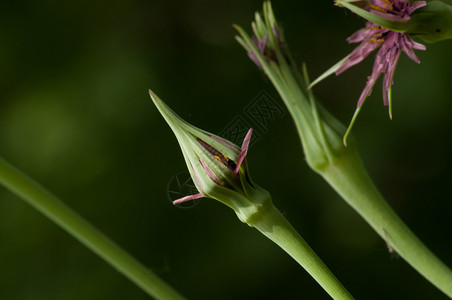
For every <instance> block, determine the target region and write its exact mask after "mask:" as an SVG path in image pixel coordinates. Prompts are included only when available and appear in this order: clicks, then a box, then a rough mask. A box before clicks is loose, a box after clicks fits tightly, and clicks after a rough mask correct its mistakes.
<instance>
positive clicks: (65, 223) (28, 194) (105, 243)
mask: <svg viewBox="0 0 452 300" xmlns="http://www.w3.org/2000/svg"><path fill="white" fill-rule="evenodd" d="M0 183H1V184H2V185H4V186H5V187H6V188H7V189H9V190H10V191H11V192H13V193H14V194H16V195H17V196H18V197H20V198H22V199H23V200H25V201H26V202H27V203H29V204H30V205H32V206H33V207H35V208H36V209H37V210H39V211H40V212H41V213H43V214H44V215H45V216H46V217H48V218H49V219H51V220H52V221H53V222H55V223H56V224H57V225H58V226H60V227H61V228H63V229H64V230H66V231H67V232H68V233H69V234H70V235H72V236H73V237H74V238H76V239H77V240H79V241H80V242H81V243H82V244H84V245H85V246H86V247H88V248H89V249H91V250H92V251H93V252H94V253H96V254H97V255H99V256H100V257H101V258H103V259H104V260H105V261H106V262H107V263H109V264H110V265H112V266H113V267H114V268H115V269H116V270H118V271H119V272H121V273H122V274H124V275H125V276H126V277H127V278H129V279H130V280H131V281H133V282H134V283H135V284H136V285H138V286H139V287H140V288H141V289H143V290H144V291H145V292H146V293H147V294H149V295H150V296H153V297H155V298H156V299H166V300H167V299H169V300H173V299H174V300H178V299H184V297H183V296H181V295H180V294H179V293H178V292H177V291H175V290H174V289H173V288H172V287H170V286H169V285H168V284H167V283H165V282H164V281H163V280H161V279H160V278H159V277H158V276H157V275H155V274H154V273H152V272H151V271H150V270H149V269H147V268H146V267H145V266H143V265H142V264H141V263H140V262H139V261H137V260H136V259H135V258H133V257H132V256H131V255H130V254H128V253H127V252H126V251H124V250H123V249H121V248H120V247H119V246H118V245H116V244H115V243H114V242H113V241H111V240H110V239H109V238H108V237H106V236H105V235H104V234H103V233H101V232H100V231H99V230H98V229H96V228H95V227H94V226H93V225H91V224H90V223H88V222H87V221H86V220H85V219H83V218H82V217H81V216H80V215H78V214H77V213H76V212H74V211H73V210H72V209H71V208H70V207H68V206H67V205H66V204H64V203H63V202H62V201H60V200H59V199H58V198H56V197H55V196H54V195H52V194H51V193H50V192H48V191H47V190H45V189H44V188H43V187H42V186H40V185H39V184H38V183H37V182H35V181H34V180H33V179H31V178H29V177H28V176H27V175H25V174H24V173H22V172H21V171H19V170H18V169H16V168H15V167H14V166H12V165H10V164H9V163H8V162H6V161H5V160H3V159H2V158H0Z"/></svg>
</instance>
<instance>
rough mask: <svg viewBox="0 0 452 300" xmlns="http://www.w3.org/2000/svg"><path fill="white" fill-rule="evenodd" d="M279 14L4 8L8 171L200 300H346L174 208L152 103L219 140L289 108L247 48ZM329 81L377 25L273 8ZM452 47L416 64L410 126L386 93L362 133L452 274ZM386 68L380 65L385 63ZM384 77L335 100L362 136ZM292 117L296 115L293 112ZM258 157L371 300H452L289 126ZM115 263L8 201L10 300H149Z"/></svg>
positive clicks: (263, 141) (203, 215) (407, 112)
mask: <svg viewBox="0 0 452 300" xmlns="http://www.w3.org/2000/svg"><path fill="white" fill-rule="evenodd" d="M261 6H262V2H261V1H246V2H244V1H237V0H233V1H228V2H224V1H221V2H220V1H207V0H191V1H165V2H163V1H138V0H135V1H83V0H79V1H64V2H61V1H50V0H44V1H31V0H28V1H3V2H2V3H1V4H0V66H1V68H0V76H1V78H0V79H1V80H0V145H1V147H0V149H1V152H0V154H1V155H2V156H3V157H5V158H6V159H8V160H9V161H10V162H12V163H13V164H15V165H16V166H18V167H19V168H21V169H22V170H23V171H25V172H26V173H28V174H29V175H31V176H33V177H34V178H36V179H37V180H38V181H40V182H41V183H42V184H43V185H44V186H46V187H47V188H48V189H50V190H51V191H52V192H54V193H55V194H56V195H58V196H59V197H61V199H63V200H64V201H65V202H66V203H67V204H68V205H70V206H71V207H72V208H74V209H75V210H76V211H77V212H79V213H80V214H81V215H83V216H84V217H86V218H87V219H88V220H89V221H91V222H92V223H93V224H94V225H96V226H97V227H99V228H100V229H101V230H102V231H104V232H105V233H106V234H107V235H108V236H110V237H111V238H112V239H113V240H115V241H117V242H118V243H119V244H120V245H122V246H123V247H124V248H125V249H127V250H128V251H130V253H132V254H133V255H135V256H136V257H137V258H138V259H139V260H140V261H142V262H143V263H144V264H145V265H147V266H149V267H150V268H152V269H153V270H154V271H155V272H156V273H157V274H159V275H160V276H161V277H162V278H164V279H165V280H166V281H168V282H169V283H170V284H171V285H173V286H174V287H175V288H177V289H178V290H179V291H180V292H181V293H183V294H184V295H186V296H187V297H188V298H190V299H294V298H297V299H328V296H327V295H326V293H325V292H324V291H323V290H322V289H321V288H320V287H319V286H318V285H317V284H316V283H315V282H314V280H313V279H311V278H310V277H309V276H308V274H307V273H306V272H305V271H304V270H302V269H301V268H300V267H299V266H298V265H297V264H296V263H295V262H293V261H292V260H291V259H290V258H289V257H288V255H286V254H285V253H284V252H283V251H281V250H280V249H279V248H278V247H277V246H275V245H274V244H272V243H271V242H270V241H269V240H266V239H265V238H264V237H263V236H261V235H260V234H258V232H257V231H255V230H253V229H251V228H249V227H247V226H246V225H243V224H241V223H240V222H239V221H238V219H237V217H236V216H235V214H234V213H233V212H232V211H231V210H229V209H228V208H226V207H225V206H222V205H221V204H219V203H217V202H215V201H213V200H209V199H203V200H202V201H201V202H200V203H199V204H198V205H196V206H194V207H192V208H190V209H181V208H177V207H174V206H172V205H171V203H170V201H169V200H168V196H167V187H168V182H169V181H170V179H171V178H172V177H173V176H174V175H176V174H178V173H179V172H184V171H185V163H184V161H183V158H182V154H181V152H180V150H179V147H178V144H177V142H176V139H175V137H174V136H173V134H172V132H171V131H170V129H169V127H168V126H167V124H166V123H165V122H164V120H163V118H162V117H161V116H160V115H159V114H158V113H157V109H156V108H155V107H153V104H152V102H151V100H150V99H149V96H148V94H147V89H148V88H152V89H153V90H154V91H155V92H156V93H157V94H158V95H159V96H160V97H161V98H162V99H163V100H165V101H166V102H167V103H168V104H169V105H170V106H171V107H172V108H173V109H174V110H175V111H176V112H177V113H179V114H180V115H181V117H183V118H185V119H186V120H187V121H188V122H191V123H192V124H194V125H196V126H198V127H200V128H203V129H205V130H208V131H211V132H214V133H219V132H221V130H222V129H224V128H225V126H226V125H227V124H228V123H229V122H230V121H231V120H233V119H234V118H235V117H236V116H238V115H241V114H243V108H244V107H245V106H246V105H247V104H248V103H250V102H251V101H252V100H253V99H254V98H255V97H256V96H257V95H258V94H259V93H261V92H262V91H266V92H268V93H269V94H270V95H271V96H272V97H273V98H274V99H276V100H277V101H279V97H278V95H277V94H276V92H275V91H274V89H273V88H272V86H271V84H270V83H269V82H268V80H266V78H265V77H264V76H263V74H262V73H261V72H260V71H259V70H258V69H257V68H256V67H255V66H254V65H253V63H251V62H250V61H249V59H248V58H247V55H246V53H245V52H244V50H243V49H242V48H241V47H240V46H239V45H238V44H237V43H236V42H235V40H234V38H233V37H234V35H235V33H234V30H233V29H232V27H231V24H232V23H236V24H240V25H242V26H243V27H245V28H246V29H249V24H250V22H251V21H252V19H253V14H254V12H255V11H256V10H260V9H261ZM273 6H274V10H275V14H276V16H277V18H278V19H279V21H280V23H281V24H282V26H283V27H284V28H285V35H286V38H287V39H288V41H289V46H290V48H291V51H292V52H293V54H294V56H295V58H296V59H297V60H298V61H299V62H300V63H301V62H303V61H305V62H307V65H308V68H309V71H310V74H311V77H315V76H317V75H319V74H320V73H321V72H323V71H324V70H326V69H327V68H329V67H330V66H331V65H332V64H334V63H336V62H337V61H338V60H339V59H341V58H343V57H344V56H345V55H347V54H348V53H349V52H350V51H351V50H352V49H353V45H348V44H347V43H346V42H345V39H346V38H347V37H348V36H349V35H350V34H352V33H353V32H354V31H355V30H358V29H359V28H360V27H362V26H363V24H364V22H363V21H362V20H361V19H359V18H358V17H356V16H355V15H353V14H351V13H349V12H346V11H345V10H344V9H341V8H338V7H335V6H333V1H309V2H307V1H278V2H275V3H273ZM451 49H452V42H451V41H446V42H442V43H438V44H433V45H427V51H426V52H425V53H422V52H418V53H417V54H418V55H419V57H420V59H421V61H422V63H421V64H420V65H416V64H415V63H413V62H412V61H410V60H409V59H407V58H406V56H404V55H402V58H401V60H400V62H399V65H398V68H397V71H396V75H395V85H394V88H393V92H394V94H393V97H394V120H393V121H390V120H389V118H388V112H387V108H386V107H383V104H382V97H381V83H380V82H379V83H377V85H376V87H375V91H374V93H373V95H372V96H371V97H370V98H369V99H368V101H367V103H366V105H365V107H364V109H363V111H362V113H361V115H360V117H359V119H358V121H357V124H356V125H355V128H354V131H353V132H354V135H355V136H356V137H357V139H358V143H359V148H360V151H361V154H362V157H363V160H364V162H365V164H366V166H367V167H368V170H369V172H370V174H371V175H372V177H373V178H374V180H375V182H376V184H377V186H378V187H379V188H380V190H381V192H382V193H383V195H385V197H386V198H387V200H388V201H389V202H390V204H391V205H392V207H394V209H395V210H396V211H397V212H398V213H399V214H400V216H401V217H402V218H403V219H404V220H405V221H406V223H407V224H408V225H409V226H410V227H411V228H412V229H413V231H414V232H415V233H416V234H417V235H418V236H419V237H420V238H421V239H422V240H423V241H424V242H425V243H426V244H427V245H428V246H429V247H430V248H431V249H432V250H433V251H434V252H435V253H436V254H437V255H438V256H439V257H440V258H441V259H442V260H443V261H444V262H445V263H446V264H448V265H449V266H452V254H451V253H452V217H451V210H452V203H451V196H450V195H451V193H450V187H451V185H452V176H451V174H450V169H451V167H452V159H451V155H450V153H451V152H452V140H451V130H452V124H451V123H450V120H451V118H450V115H451V112H452V103H451V101H450V100H451V99H452V87H451V84H450V83H451V77H452V60H451V59H450V55H451V53H452V51H451ZM372 57H373V56H372ZM371 68H372V59H371V58H369V59H367V60H366V61H365V62H364V63H362V64H361V65H359V66H356V67H354V68H353V69H351V70H349V71H347V72H345V73H344V74H343V75H341V76H340V77H337V78H336V77H334V76H333V77H331V78H329V79H327V80H326V81H324V82H322V83H321V84H319V85H318V86H317V87H316V89H315V93H316V95H317V98H318V99H319V100H320V101H321V102H322V103H323V104H324V105H325V106H326V107H327V108H329V109H330V110H331V111H332V112H334V114H335V115H336V116H337V117H338V118H339V119H340V120H342V121H343V122H344V123H348V122H349V120H350V118H351V116H352V114H353V111H354V108H355V105H356V101H357V99H358V97H359V94H360V92H361V89H362V88H363V86H364V84H365V81H366V78H367V76H368V75H370V72H371ZM280 103H281V102H280ZM266 130H267V131H266V132H265V133H264V134H261V138H260V139H259V140H258V142H256V143H255V144H254V145H253V147H252V148H251V150H250V152H249V156H248V157H249V159H248V162H249V166H250V170H251V175H252V177H253V179H254V180H255V181H256V182H257V183H258V184H259V185H261V186H262V187H264V188H266V189H267V190H269V191H270V192H271V194H272V196H273V199H274V202H275V204H276V206H277V207H278V208H279V209H280V210H281V211H282V212H284V213H285V215H286V217H287V218H288V219H289V220H290V221H291V222H292V224H293V225H294V227H295V228H297V229H298V230H299V232H300V233H301V234H302V236H303V237H304V238H305V239H306V240H307V241H308V242H309V244H310V245H311V246H312V247H313V248H314V249H315V250H316V251H317V253H318V254H319V256H320V257H321V258H322V259H323V260H324V261H325V262H326V264H327V265H328V266H329V267H330V268H331V269H332V270H333V272H334V273H335V274H336V275H337V276H338V278H340V280H341V281H342V282H343V283H344V285H345V286H346V287H347V288H348V289H349V290H350V291H351V293H352V294H353V295H355V297H356V298H358V299H400V298H403V299H445V298H446V297H445V296H443V295H442V294H441V293H440V292H439V291H437V290H436V289H435V288H434V287H433V286H432V285H431V284H430V283H428V282H427V281H425V280H424V279H423V278H422V277H421V276H420V275H419V274H418V273H417V272H415V271H414V270H413V269H412V268H411V267H409V266H408V265H407V264H406V263H405V262H404V261H403V260H402V259H400V258H398V257H397V256H394V255H390V254H389V253H388V251H387V248H386V245H385V243H384V241H382V240H381V239H380V238H379V237H378V236H377V235H376V234H375V233H374V232H373V231H372V230H371V229H370V227H369V226H368V225H367V224H366V223H365V222H364V221H363V220H362V219H361V218H360V217H359V216H358V215H357V214H356V213H355V212H354V211H353V210H352V209H351V208H349V207H348V206H347V205H346V204H345V202H344V201H342V200H341V199H340V198H339V196H337V195H336V194H335V193H334V192H333V191H332V190H331V188H329V187H328V186H327V184H326V183H325V182H323V180H322V179H321V178H320V177H319V176H317V175H316V174H314V173H313V172H312V171H311V170H310V169H309V168H308V166H307V164H306V162H305V161H304V159H303V157H302V155H301V147H300V142H299V140H298V137H297V135H296V132H295V129H294V126H293V124H292V121H291V119H290V117H289V116H288V115H286V116H285V117H284V118H281V119H278V120H275V121H274V122H271V123H270V124H269V125H268V127H267V128H266ZM147 298H148V297H147V296H146V295H145V294H144V293H143V292H141V291H140V290H139V289H138V288H137V287H136V286H134V285H133V284H132V283H130V282H129V281H128V280H127V279H126V278H124V277H123V276H122V275H120V274H119V273H117V272H116V271H115V270H114V269H112V268H111V267H110V266H109V265H107V264H106V263H104V262H103V261H102V260H101V259H100V258H98V257H97V256H95V255H94V254H92V253H91V252H90V251H89V250H87V249H86V248H85V247H84V246H82V245H81V244H80V243H79V242H77V241H76V240H74V239H73V238H72V237H71V236H69V235H68V234H67V233H66V232H64V231H63V230H61V229H60V228H58V227H57V226H55V225H54V224H53V223H51V222H50V221H49V220H47V219H46V218H45V217H43V216H42V215H41V214H39V213H38V212H37V211H36V210H35V209H33V208H31V207H30V206H28V205H27V204H25V203H24V202H23V201H22V200H20V199H18V198H17V197H15V196H13V195H12V194H11V193H10V192H8V191H6V190H5V189H4V188H0V299H19V300H22V299H46V300H53V299H68V300H71V299H147Z"/></svg>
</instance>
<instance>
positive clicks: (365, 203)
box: [319, 150, 452, 298]
mask: <svg viewBox="0 0 452 300" xmlns="http://www.w3.org/2000/svg"><path fill="white" fill-rule="evenodd" d="M319 173H320V174H321V175H322V176H323V177H324V178H325V180H326V181H328V183H329V184H330V185H331V186H332V187H333V188H334V189H335V190H336V191H337V192H338V193H339V194H340V195H341V196H342V197H343V198H344V199H345V200H346V201H347V202H348V203H349V204H350V205H351V206H352V207H353V208H354V209H355V210H356V211H357V212H358V213H359V214H360V215H361V216H362V217H363V218H364V219H365V220H366V221H367V222H368V223H369V224H370V225H371V226H372V227H373V228H374V230H375V231H376V232H377V233H378V234H379V235H380V236H381V237H382V238H383V239H385V240H386V241H387V243H389V245H390V246H391V247H392V248H393V249H394V250H395V251H397V253H398V254H399V255H400V256H401V257H403V258H404V259H405V260H406V261H407V262H408V263H409V264H410V265H411V266H412V267H413V268H415V269H416V270H417V271H418V272H419V273H421V274H422V275H423V276H424V277H425V278H426V279H427V280H429V281H430V282H431V283H432V284H433V285H435V286H436V287H437V288H438V289H440V290H441V291H443V292H444V293H445V294H446V295H448V296H449V297H450V298H452V271H451V270H450V269H449V268H448V267H447V266H446V265H445V264H444V263H443V262H442V261H441V260H439V259H438V258H437V257H436V256H435V254H433V253H432V252H431V251H430V250H429V249H428V248H427V247H426V246H425V245H424V244H423V243H422V242H421V241H420V240H419V239H418V238H417V237H416V236H415V235H414V234H413V232H411V230H410V229H409V228H408V227H407V226H406V225H405V224H404V222H403V221H402V220H401V219H400V218H399V217H398V216H397V214H396V213H395V212H394V211H393V210H392V208H391V207H390V206H389V204H388V203H387V202H386V201H385V200H384V199H383V197H382V196H381V195H380V193H379V192H378V190H377V188H376V187H375V185H374V184H373V182H372V180H371V179H370V178H369V175H368V174H367V172H366V170H365V169H364V167H363V164H362V162H361V159H360V158H359V156H358V154H357V153H356V151H354V150H351V151H348V152H346V153H345V155H344V156H342V157H340V158H339V159H337V160H335V162H334V163H332V164H330V165H329V166H328V167H327V168H325V169H324V170H322V171H320V172H319Z"/></svg>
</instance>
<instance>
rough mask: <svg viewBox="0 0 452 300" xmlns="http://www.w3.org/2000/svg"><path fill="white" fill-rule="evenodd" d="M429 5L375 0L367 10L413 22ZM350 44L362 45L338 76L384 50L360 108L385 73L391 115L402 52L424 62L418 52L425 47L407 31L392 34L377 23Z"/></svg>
mask: <svg viewBox="0 0 452 300" xmlns="http://www.w3.org/2000/svg"><path fill="white" fill-rule="evenodd" d="M425 5H426V2H425V1H418V2H413V3H411V2H409V1H408V0H371V1H370V3H368V4H367V5H366V7H365V10H367V11H368V12H370V13H371V14H374V15H376V16H379V17H381V18H384V19H387V20H390V21H395V22H405V21H407V20H409V19H410V15H411V14H412V13H413V11H415V10H416V9H418V8H420V7H423V6H425ZM347 41H348V42H349V43H361V44H360V45H359V46H358V47H356V48H355V49H354V50H353V51H352V53H351V54H350V55H349V56H348V57H347V58H346V59H345V60H344V61H343V63H342V64H341V65H340V66H339V68H338V69H337V70H336V75H339V74H341V73H342V72H344V71H345V70H347V69H348V68H350V67H352V66H354V65H356V64H358V63H360V62H361V61H362V60H364V59H365V58H366V57H367V56H368V55H369V54H370V53H371V52H373V51H374V50H376V49H378V48H380V50H378V53H377V55H376V57H375V62H374V66H373V70H372V74H371V76H370V77H369V78H368V81H367V83H366V86H365V87H364V89H363V91H362V93H361V96H360V97H359V100H358V108H359V107H361V105H362V104H363V102H364V100H365V99H366V98H367V96H369V95H370V94H371V92H372V88H373V86H374V85H375V82H376V81H377V79H378V78H379V77H380V75H381V74H384V77H383V103H384V105H386V106H389V115H390V117H391V118H392V112H391V86H392V84H393V76H394V70H395V67H396V65H397V61H398V60H399V57H400V53H401V51H403V52H405V53H406V55H408V57H409V58H411V59H412V60H413V61H415V62H416V63H420V60H419V58H417V56H416V54H415V53H414V50H425V49H426V48H425V46H424V45H422V44H419V43H416V42H415V41H413V39H412V38H411V37H410V36H409V35H408V34H407V33H403V32H396V31H392V30H390V29H388V28H385V27H383V26H379V25H377V24H375V23H373V22H370V21H369V22H367V23H366V27H365V28H362V29H360V30H358V31H357V32H355V33H354V34H353V35H352V36H350V37H349V38H348V39H347Z"/></svg>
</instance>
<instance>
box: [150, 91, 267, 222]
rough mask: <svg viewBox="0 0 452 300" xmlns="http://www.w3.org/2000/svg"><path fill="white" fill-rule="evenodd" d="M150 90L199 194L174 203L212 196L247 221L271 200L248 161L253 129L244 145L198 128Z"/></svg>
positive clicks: (243, 220)
mask: <svg viewBox="0 0 452 300" xmlns="http://www.w3.org/2000/svg"><path fill="white" fill-rule="evenodd" d="M149 94H150V96H151V98H152V100H153V101H154V103H155V105H156V106H157V108H158V110H159V111H160V113H161V114H162V116H163V117H164V118H165V120H166V122H167V123H168V125H169V126H170V127H171V129H172V130H173V132H174V134H175V135H176V138H177V140H178V142H179V145H180V147H181V149H182V153H183V155H184V158H185V162H186V163H187V167H188V170H189V172H190V174H191V177H192V179H193V181H194V183H195V185H196V187H197V189H198V191H199V193H198V194H195V195H191V196H187V197H183V198H181V199H178V200H176V201H174V202H173V203H174V204H179V203H182V202H186V201H190V200H194V199H197V198H202V197H209V198H213V199H215V200H218V201H220V202H222V203H223V204H225V205H227V206H229V207H231V208H232V209H233V210H234V211H235V212H236V214H237V216H238V217H239V219H240V220H241V221H242V222H244V223H249V220H250V219H251V218H252V217H253V216H254V215H255V214H256V212H257V211H258V209H259V208H260V207H261V206H263V205H264V204H266V203H268V202H270V203H271V198H270V194H269V193H268V192H267V191H266V190H264V189H262V188H261V187H259V186H257V185H256V184H255V183H253V182H252V180H251V177H250V175H249V172H248V167H247V163H246V159H245V157H246V154H247V152H248V147H249V143H250V140H251V134H252V129H250V130H249V131H248V134H247V135H246V137H245V139H244V141H243V144H242V147H238V146H236V145H234V144H233V143H231V142H230V141H227V140H225V139H222V138H220V137H219V136H216V135H214V134H211V133H208V132H206V131H204V130H201V129H199V128H196V127H194V126H192V125H190V124H188V123H187V122H185V121H184V120H183V119H181V118H180V117H179V116H178V115H177V114H176V113H174V112H173V111H172V110H171V109H170V108H169V107H168V106H167V105H166V104H165V103H164V102H163V101H162V100H160V98H159V97H157V95H155V94H154V93H153V92H152V91H149Z"/></svg>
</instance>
